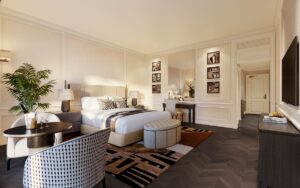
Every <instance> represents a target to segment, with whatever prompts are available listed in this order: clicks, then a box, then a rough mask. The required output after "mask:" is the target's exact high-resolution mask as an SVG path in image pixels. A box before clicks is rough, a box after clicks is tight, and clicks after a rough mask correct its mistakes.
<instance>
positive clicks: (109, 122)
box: [104, 110, 149, 131]
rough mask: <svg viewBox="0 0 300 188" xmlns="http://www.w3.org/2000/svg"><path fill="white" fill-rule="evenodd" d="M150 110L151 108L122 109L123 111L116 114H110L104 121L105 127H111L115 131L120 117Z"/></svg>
mask: <svg viewBox="0 0 300 188" xmlns="http://www.w3.org/2000/svg"><path fill="white" fill-rule="evenodd" d="M145 112H149V110H131V111H122V112H116V113H114V114H111V115H109V116H108V117H107V118H106V120H105V121H104V123H105V127H106V128H110V129H111V131H115V125H116V122H117V120H118V119H119V118H121V117H125V116H131V115H135V114H141V113H145Z"/></svg>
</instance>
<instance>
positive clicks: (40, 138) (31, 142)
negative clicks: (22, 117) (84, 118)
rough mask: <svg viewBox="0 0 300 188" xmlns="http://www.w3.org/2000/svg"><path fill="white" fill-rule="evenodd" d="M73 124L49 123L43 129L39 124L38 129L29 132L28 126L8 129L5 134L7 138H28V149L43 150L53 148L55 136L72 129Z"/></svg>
mask: <svg viewBox="0 0 300 188" xmlns="http://www.w3.org/2000/svg"><path fill="white" fill-rule="evenodd" d="M71 128H72V124H71V123H67V122H49V123H47V124H45V123H44V124H43V127H41V126H40V124H38V128H36V129H32V130H27V129H26V126H19V127H14V128H10V129H7V130H5V131H4V132H3V135H4V136H6V137H13V138H27V147H28V148H41V147H46V146H52V145H53V143H54V134H55V133H58V132H63V131H65V130H68V129H71Z"/></svg>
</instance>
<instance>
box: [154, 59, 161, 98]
mask: <svg viewBox="0 0 300 188" xmlns="http://www.w3.org/2000/svg"><path fill="white" fill-rule="evenodd" d="M152 93H153V94H155V93H156V94H157V93H161V61H154V62H152Z"/></svg>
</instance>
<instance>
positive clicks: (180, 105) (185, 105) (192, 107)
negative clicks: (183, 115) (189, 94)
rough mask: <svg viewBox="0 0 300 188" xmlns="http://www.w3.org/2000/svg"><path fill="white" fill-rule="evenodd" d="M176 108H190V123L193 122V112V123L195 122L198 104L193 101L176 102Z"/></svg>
mask: <svg viewBox="0 0 300 188" xmlns="http://www.w3.org/2000/svg"><path fill="white" fill-rule="evenodd" d="M175 108H182V109H188V110H189V124H191V123H192V117H191V116H192V113H193V124H195V116H196V114H195V108H196V104H191V103H176V104H175Z"/></svg>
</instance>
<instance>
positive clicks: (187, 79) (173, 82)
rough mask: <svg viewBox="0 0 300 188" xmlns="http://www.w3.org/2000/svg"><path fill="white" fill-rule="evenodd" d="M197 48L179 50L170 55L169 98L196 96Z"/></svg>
mask: <svg viewBox="0 0 300 188" xmlns="http://www.w3.org/2000/svg"><path fill="white" fill-rule="evenodd" d="M195 62H196V56H195V50H189V51H183V52H177V53H173V54H169V56H168V97H169V99H175V98H176V99H183V100H188V99H193V98H194V96H195V87H194V80H195Z"/></svg>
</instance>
